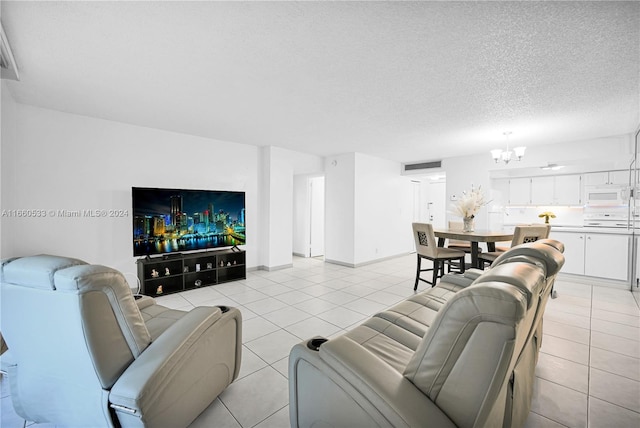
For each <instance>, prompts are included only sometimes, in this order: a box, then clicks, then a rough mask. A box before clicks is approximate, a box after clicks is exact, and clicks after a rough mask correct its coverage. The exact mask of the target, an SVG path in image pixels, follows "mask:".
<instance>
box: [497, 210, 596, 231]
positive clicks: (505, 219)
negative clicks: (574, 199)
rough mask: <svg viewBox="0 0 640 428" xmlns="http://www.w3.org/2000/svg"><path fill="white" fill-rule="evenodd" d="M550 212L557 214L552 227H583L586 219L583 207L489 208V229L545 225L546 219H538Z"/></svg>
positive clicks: (552, 219)
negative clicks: (519, 225)
mask: <svg viewBox="0 0 640 428" xmlns="http://www.w3.org/2000/svg"><path fill="white" fill-rule="evenodd" d="M546 211H550V212H552V213H553V214H555V216H556V217H555V218H550V219H549V223H550V224H551V225H552V226H565V227H582V225H583V218H584V208H583V207H565V206H548V207H544V206H537V207H503V206H489V207H488V214H489V227H490V228H491V229H502V228H503V227H509V226H515V225H517V224H537V223H544V218H540V217H538V215H539V214H542V213H543V212H546Z"/></svg>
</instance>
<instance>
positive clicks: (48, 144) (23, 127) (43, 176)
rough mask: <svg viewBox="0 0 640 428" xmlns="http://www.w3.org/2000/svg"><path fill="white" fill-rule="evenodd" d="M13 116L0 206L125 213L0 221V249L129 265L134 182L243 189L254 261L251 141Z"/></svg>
mask: <svg viewBox="0 0 640 428" xmlns="http://www.w3.org/2000/svg"><path fill="white" fill-rule="evenodd" d="M4 102H5V100H4V99H3V103H4ZM16 113H17V114H16V117H15V125H16V128H17V130H18V131H17V135H18V138H16V139H11V140H9V141H4V142H3V147H2V150H3V153H2V154H3V156H2V162H3V163H2V167H3V168H2V174H3V179H2V202H3V209H13V210H17V209H33V210H45V211H47V212H49V210H54V211H57V210H85V209H106V210H111V209H118V210H128V216H125V217H119V218H118V217H111V218H63V217H60V216H51V215H47V216H46V217H44V218H3V227H2V231H3V235H2V245H3V250H4V254H3V256H5V257H8V256H23V255H29V254H33V253H52V254H59V255H66V256H71V257H78V258H81V259H83V260H86V261H88V262H91V263H100V264H106V265H110V266H113V267H114V268H116V269H119V270H121V271H123V272H132V271H135V265H134V261H135V259H134V258H133V255H132V253H133V250H132V244H131V235H132V217H131V212H130V211H131V187H132V186H140V187H168V188H187V189H190V188H191V189H211V190H234V191H244V192H246V218H247V245H246V250H247V265H248V267H252V266H256V265H257V264H258V259H259V254H258V247H259V240H258V239H259V238H258V234H257V229H258V227H257V224H258V218H259V216H260V215H261V214H262V213H261V212H260V210H259V209H258V187H259V183H258V172H257V171H258V169H259V168H258V167H259V165H258V162H259V156H258V149H257V148H256V147H254V146H248V145H243V144H234V143H228V142H221V141H216V140H211V139H206V138H200V137H195V136H190V135H184V134H178V133H173V132H166V131H161V130H156V129H150V128H143V127H138V126H132V125H127V124H122V123H117V122H111V121H105V120H101V119H95V118H89V117H84V116H78V115H71V114H66V113H61V112H56V111H52V110H46V109H41V108H35V107H30V106H25V105H22V104H17V110H16ZM3 124H4V123H3ZM4 129H5V128H4V126H3V131H4Z"/></svg>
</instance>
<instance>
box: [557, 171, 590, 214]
mask: <svg viewBox="0 0 640 428" xmlns="http://www.w3.org/2000/svg"><path fill="white" fill-rule="evenodd" d="M554 204H555V205H570V206H575V205H582V204H584V202H583V200H582V176H581V175H579V174H572V175H556V176H555V177H554Z"/></svg>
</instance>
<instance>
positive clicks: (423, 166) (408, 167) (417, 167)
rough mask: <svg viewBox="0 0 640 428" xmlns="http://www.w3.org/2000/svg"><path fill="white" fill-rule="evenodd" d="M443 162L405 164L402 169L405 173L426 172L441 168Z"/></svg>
mask: <svg viewBox="0 0 640 428" xmlns="http://www.w3.org/2000/svg"><path fill="white" fill-rule="evenodd" d="M441 167H442V161H432V162H419V163H405V164H403V165H402V169H403V171H404V172H407V171H411V172H418V171H424V170H428V169H434V168H441Z"/></svg>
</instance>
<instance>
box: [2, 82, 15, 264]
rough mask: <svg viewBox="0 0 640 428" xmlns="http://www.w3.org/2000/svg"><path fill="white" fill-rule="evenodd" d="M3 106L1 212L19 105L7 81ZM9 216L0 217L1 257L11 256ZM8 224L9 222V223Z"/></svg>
mask: <svg viewBox="0 0 640 428" xmlns="http://www.w3.org/2000/svg"><path fill="white" fill-rule="evenodd" d="M0 96H1V101H0V104H1V107H0V110H1V111H0V130H1V133H0V212H1V211H2V210H5V209H7V208H8V207H9V195H10V192H9V191H5V187H8V186H9V185H10V183H11V182H10V181H9V179H10V177H9V171H11V169H12V165H11V161H10V159H11V152H12V150H13V147H15V146H16V144H17V142H16V139H17V135H16V109H17V105H16V102H15V101H14V99H13V97H12V96H11V93H10V92H9V89H8V87H7V86H6V83H5V82H4V81H2V83H1V85H0ZM8 220H9V218H8V217H6V216H2V217H0V259H3V258H6V257H8V256H9V254H10V252H9V240H8V239H6V233H5V232H7V231H8V228H7V227H5V224H7V222H8ZM7 226H8V224H7Z"/></svg>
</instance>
